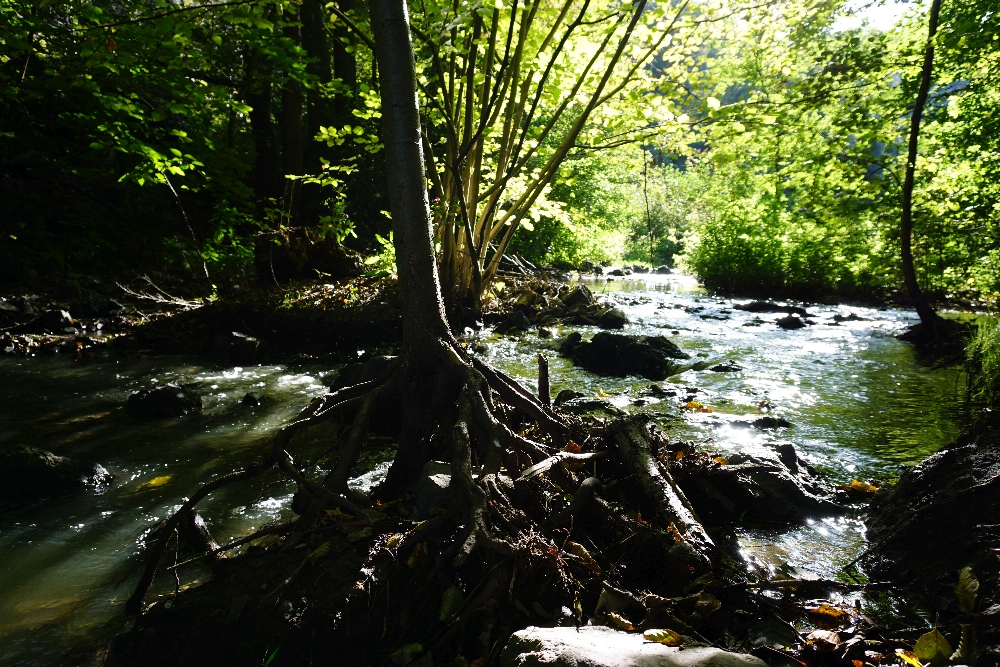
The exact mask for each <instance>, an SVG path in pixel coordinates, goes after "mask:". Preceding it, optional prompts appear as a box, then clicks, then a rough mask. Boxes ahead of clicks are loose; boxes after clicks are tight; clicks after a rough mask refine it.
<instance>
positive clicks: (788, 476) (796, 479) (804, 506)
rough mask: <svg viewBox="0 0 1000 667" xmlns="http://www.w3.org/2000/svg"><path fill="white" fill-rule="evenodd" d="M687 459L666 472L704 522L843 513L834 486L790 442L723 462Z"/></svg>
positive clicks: (778, 522) (777, 520)
mask: <svg viewBox="0 0 1000 667" xmlns="http://www.w3.org/2000/svg"><path fill="white" fill-rule="evenodd" d="M692 458H693V457H692ZM686 459H688V457H684V458H683V459H681V460H680V461H677V462H674V463H671V468H670V472H671V474H673V476H674V479H675V480H676V481H677V483H678V484H679V485H680V487H681V488H682V489H683V490H684V494H685V495H686V496H687V497H688V499H689V500H690V501H691V504H692V505H693V506H694V508H695V510H696V511H697V512H698V516H699V517H701V519H702V521H704V522H705V523H706V524H707V525H710V526H719V525H726V524H733V523H737V522H742V523H744V524H750V525H758V526H785V525H789V524H798V523H803V522H804V521H805V520H806V519H809V518H818V517H829V516H840V515H843V514H844V513H845V510H844V508H843V507H841V506H840V505H838V504H837V503H836V502H834V498H835V497H836V491H835V489H834V488H833V487H832V486H831V485H830V484H828V483H827V482H826V481H824V480H823V479H822V478H821V477H820V476H819V473H817V472H816V470H815V469H814V468H813V467H812V466H810V465H809V464H808V463H806V462H805V461H803V460H802V459H801V458H799V456H798V454H796V452H795V448H794V447H793V446H792V445H791V444H788V443H783V444H778V445H772V446H770V447H768V448H767V449H765V450H764V451H761V452H760V453H755V454H754V455H749V454H735V455H732V456H730V457H729V460H728V463H727V464H726V465H707V466H706V465H704V464H703V463H700V462H696V461H687V460H686Z"/></svg>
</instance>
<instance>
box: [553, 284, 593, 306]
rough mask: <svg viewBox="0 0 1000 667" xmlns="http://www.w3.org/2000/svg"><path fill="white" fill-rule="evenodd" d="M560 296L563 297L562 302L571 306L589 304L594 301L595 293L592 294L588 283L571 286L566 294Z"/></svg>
mask: <svg viewBox="0 0 1000 667" xmlns="http://www.w3.org/2000/svg"><path fill="white" fill-rule="evenodd" d="M560 294H561V291H560ZM560 298H561V299H562V302H563V303H564V304H566V305H567V306H569V307H573V306H589V305H590V304H592V303H593V302H594V295H593V294H591V292H590V290H589V289H587V286H586V285H577V286H575V287H573V288H571V289H570V290H569V291H568V292H567V293H566V294H565V296H560Z"/></svg>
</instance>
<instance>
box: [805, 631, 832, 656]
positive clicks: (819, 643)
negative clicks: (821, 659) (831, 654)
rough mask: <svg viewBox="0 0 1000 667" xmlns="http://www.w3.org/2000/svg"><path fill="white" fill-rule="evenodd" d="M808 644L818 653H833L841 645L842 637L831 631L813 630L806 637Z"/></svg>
mask: <svg viewBox="0 0 1000 667" xmlns="http://www.w3.org/2000/svg"><path fill="white" fill-rule="evenodd" d="M806 643H807V644H812V645H813V646H815V647H816V650H818V651H824V652H825V651H832V650H834V649H835V648H837V647H838V646H839V645H840V635H838V634H837V633H836V632H832V631H830V630H813V631H812V632H810V633H809V634H808V635H806Z"/></svg>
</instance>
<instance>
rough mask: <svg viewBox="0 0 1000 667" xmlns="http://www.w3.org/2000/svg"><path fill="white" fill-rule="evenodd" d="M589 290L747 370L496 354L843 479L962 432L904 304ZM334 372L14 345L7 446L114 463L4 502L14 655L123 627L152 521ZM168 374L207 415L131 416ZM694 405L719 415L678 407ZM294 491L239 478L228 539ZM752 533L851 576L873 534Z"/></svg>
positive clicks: (5, 597) (194, 571)
mask: <svg viewBox="0 0 1000 667" xmlns="http://www.w3.org/2000/svg"><path fill="white" fill-rule="evenodd" d="M640 278H641V279H640ZM590 285H591V288H592V289H593V290H594V291H595V292H597V293H605V294H606V298H608V299H609V300H611V301H612V302H614V303H615V304H616V305H618V306H619V307H621V308H622V310H624V311H625V312H626V314H627V315H628V316H629V317H630V319H631V320H632V324H630V325H629V326H628V327H627V329H626V333H632V334H660V335H666V336H669V337H671V338H672V339H673V340H674V341H675V342H676V343H677V344H678V345H679V346H680V347H681V348H682V349H683V350H685V351H686V352H688V353H689V354H691V355H692V358H693V359H694V360H700V359H703V360H705V361H712V362H718V361H724V360H726V359H731V360H733V361H735V362H736V363H737V364H738V366H739V367H741V369H742V370H740V371H737V372H730V373H719V372H712V371H709V370H704V371H687V372H685V373H682V374H680V375H678V376H675V377H672V378H670V379H669V380H667V381H666V382H663V383H660V384H661V385H662V386H663V388H664V389H666V390H668V392H667V393H675V394H676V395H675V396H664V397H662V398H659V397H656V396H650V395H648V392H643V391H642V390H643V389H644V388H646V387H648V385H649V384H650V383H649V382H648V381H643V380H641V379H640V378H636V377H629V378H608V377H598V376H595V375H592V374H589V373H587V372H585V371H582V370H580V369H578V368H575V367H573V366H572V365H571V364H570V363H569V362H568V361H567V360H565V359H562V358H560V357H559V356H558V354H557V353H556V352H555V351H554V350H553V347H554V346H553V341H554V340H556V338H548V339H547V338H542V337H541V336H539V335H538V333H537V332H534V331H533V332H530V333H526V334H523V335H521V336H519V337H498V336H488V337H486V342H487V352H486V354H485V356H486V357H487V358H488V360H489V361H490V362H491V363H493V364H495V365H496V366H498V367H500V368H502V369H504V370H506V371H507V372H509V373H510V374H512V375H514V376H515V377H517V378H519V379H520V380H522V381H523V382H524V383H525V384H526V385H528V386H531V387H532V388H534V386H535V383H536V373H535V371H536V368H537V365H536V358H537V355H538V354H539V353H543V354H545V355H546V356H547V357H548V359H549V363H550V375H551V384H552V391H553V395H555V393H556V392H558V391H559V390H561V389H573V390H576V391H580V392H582V393H584V394H586V395H588V396H603V397H606V398H607V400H608V401H609V402H610V403H612V404H613V405H614V406H616V407H618V408H619V409H622V410H626V411H637V410H641V411H645V412H648V413H649V414H651V415H652V416H653V418H654V419H655V420H656V421H657V422H658V423H659V424H660V425H661V426H662V427H663V428H664V429H665V430H666V431H667V432H668V434H669V435H670V437H671V438H683V439H694V440H698V441H703V442H704V445H703V446H705V447H709V448H714V449H716V450H718V451H720V452H722V453H723V455H724V454H725V453H726V452H735V451H740V450H748V449H753V448H755V447H761V446H762V445H765V444H767V443H770V442H775V441H788V442H792V443H794V445H795V447H796V449H797V450H798V451H799V453H800V455H801V456H803V457H804V458H805V459H806V460H808V461H809V462H810V463H812V464H813V465H815V466H816V467H817V468H818V469H820V470H821V471H822V472H823V473H825V474H826V475H827V477H828V478H829V479H830V480H831V481H834V482H836V483H850V482H851V480H853V479H862V480H869V481H872V482H874V483H875V484H877V485H878V484H882V483H885V482H889V481H892V480H893V479H894V478H895V477H896V476H898V474H899V469H900V466H903V465H912V464H914V463H916V462H918V461H920V460H921V459H923V458H924V457H926V456H927V455H929V454H931V453H933V452H934V451H936V450H937V449H938V448H939V447H940V446H941V445H943V444H945V443H947V442H949V441H950V440H952V439H954V437H955V436H956V435H957V434H958V432H959V425H960V423H961V420H962V416H961V414H960V405H961V393H962V392H961V389H962V387H961V384H960V383H961V379H960V377H959V374H958V371H957V370H955V369H931V368H928V367H926V366H923V365H921V364H920V363H918V361H917V359H916V358H915V356H914V353H913V350H912V348H910V347H909V346H907V345H906V344H903V343H900V342H899V341H897V340H896V339H895V337H894V335H895V334H897V333H899V332H900V331H901V330H902V329H903V328H905V326H907V325H908V324H910V323H912V322H913V321H914V316H913V314H912V313H910V312H906V311H897V310H875V309H872V308H865V307H853V306H851V307H846V306H810V307H809V310H810V312H811V313H813V314H815V316H816V317H815V318H814V320H813V321H815V322H816V324H814V325H812V326H809V327H806V328H804V329H800V330H795V331H784V330H782V329H779V328H777V327H776V326H774V324H773V321H774V320H776V319H777V318H778V317H780V316H781V315H767V314H763V315H754V314H752V313H747V312H742V311H739V310H733V309H732V305H733V303H734V302H733V301H732V300H728V299H724V298H721V297H715V296H712V295H708V294H705V293H704V292H702V291H701V290H699V289H698V287H697V285H696V284H695V283H694V282H693V281H691V280H690V279H687V278H684V277H677V276H641V277H637V279H624V280H614V281H605V280H603V279H602V280H600V281H598V282H593V281H592V282H591V283H590ZM851 313H853V314H855V315H857V316H858V317H859V318H862V319H859V320H852V321H844V322H841V323H839V324H835V323H834V320H833V316H834V315H837V314H839V315H841V316H848V315H850V314H851ZM748 324H749V325H750V326H747V325H748ZM570 331H580V332H581V333H583V334H584V336H585V337H589V335H590V334H592V333H594V332H596V331H597V329H594V328H590V327H554V328H553V333H554V334H555V336H556V337H558V336H562V335H565V334H567V333H569V332H570ZM713 365H714V364H713ZM335 372H336V367H332V366H331V367H324V366H303V367H289V366H283V365H272V366H254V367H247V368H232V367H222V366H218V365H212V364H206V363H204V362H202V361H192V360H185V359H182V358H177V357H173V358H171V357H161V358H139V359H109V360H80V361H77V360H72V359H66V358H55V357H38V358H19V359H0V449H2V448H6V447H8V446H12V445H18V444H29V445H33V446H37V447H41V448H43V449H48V450H51V451H53V452H55V453H56V454H60V455H66V456H71V457H75V458H78V459H80V460H85V461H94V462H99V463H101V464H103V465H104V466H105V467H106V468H107V469H108V470H109V471H110V472H112V473H113V474H114V476H115V482H114V483H113V484H112V485H111V486H109V487H108V488H106V489H103V490H101V491H98V492H81V493H78V494H75V495H71V496H68V497H62V498H54V499H49V500H44V501H41V502H39V503H36V504H32V505H28V506H22V507H20V508H14V509H7V510H6V511H2V512H0V665H46V666H47V665H60V666H61V665H67V666H68V665H79V664H86V663H87V660H88V658H87V656H88V654H91V653H92V646H93V645H94V644H95V642H97V641H99V640H100V639H101V638H103V637H106V636H108V635H109V634H111V633H113V632H115V631H116V630H118V629H119V627H120V625H119V624H120V623H121V621H120V620H119V616H118V614H119V612H120V609H121V604H122V603H123V602H124V600H125V599H126V598H127V597H128V595H129V594H130V592H131V588H132V584H133V583H134V580H135V574H134V570H135V567H136V565H137V562H138V561H137V559H136V553H137V552H138V550H139V548H140V546H141V544H142V543H143V539H144V538H145V536H146V534H147V532H148V530H149V529H150V527H151V526H152V525H153V524H154V523H155V522H156V521H157V520H158V519H160V518H163V517H164V516H166V515H168V514H169V513H170V512H171V511H172V510H173V509H175V508H176V507H178V506H179V503H180V498H182V497H183V496H185V495H188V494H190V493H191V492H192V491H193V490H194V489H195V488H196V487H197V485H198V484H199V483H201V482H205V481H207V480H209V479H211V478H212V477H213V476H216V475H220V474H224V473H226V472H229V471H231V470H232V469H233V468H234V466H238V465H243V464H245V463H246V462H248V461H251V460H253V459H254V458H255V457H257V456H259V455H260V454H261V452H263V451H264V449H265V448H266V446H267V440H268V436H269V435H271V434H273V433H274V432H275V431H276V430H277V429H278V428H279V427H280V426H281V425H282V424H284V423H286V422H287V421H288V420H289V419H290V418H291V417H293V416H294V415H295V414H296V413H297V412H298V410H300V409H301V408H302V407H304V406H305V405H306V404H307V403H308V402H309V400H310V398H312V397H314V396H317V395H319V394H321V393H322V392H323V380H324V378H326V377H328V376H329V375H331V374H333V373H335ZM171 381H174V382H180V383H183V384H190V385H193V389H194V390H195V391H197V392H198V393H200V394H201V395H202V398H203V402H204V410H203V412H202V414H201V415H199V416H195V417H185V418H180V419H173V420H163V421H153V422H137V421H135V420H132V419H131V418H130V417H128V415H126V414H125V411H124V409H123V407H122V406H123V405H124V403H125V400H126V398H127V397H128V395H129V394H130V393H131V392H133V391H135V390H137V389H140V388H148V387H151V386H154V385H155V384H159V383H164V382H171ZM694 389H697V391H694ZM670 390H673V392H671V391H670ZM250 391H253V392H255V393H257V394H259V395H260V396H262V397H263V400H262V404H261V405H260V406H259V407H256V408H251V407H247V406H244V405H242V404H241V402H240V401H241V399H242V398H243V396H244V395H245V394H246V393H247V392H250ZM690 401H696V402H698V403H700V404H701V405H702V406H704V409H705V410H706V411H692V410H687V409H684V407H683V406H684V404H686V403H688V402H690ZM707 410H711V411H710V412H708V411H707ZM762 410H767V411H770V413H771V414H774V415H778V416H781V417H784V418H785V419H787V420H788V421H790V422H791V423H792V424H793V427H791V428H787V429H778V430H776V431H767V432H764V431H757V430H754V429H746V428H735V427H733V426H731V425H730V424H731V423H732V422H734V421H740V420H743V421H746V420H749V419H753V418H756V417H758V416H760V414H761V412H762ZM386 456H387V452H386V451H384V450H375V451H373V452H371V454H370V456H369V457H368V458H369V461H370V463H369V466H368V467H369V468H373V470H372V471H371V472H369V473H368V474H366V475H364V476H363V477H361V478H358V479H356V480H355V481H354V484H355V485H356V486H362V487H365V486H368V485H370V484H372V483H373V482H375V481H377V480H378V478H379V475H380V474H384V470H385V465H376V464H377V463H378V461H379V460H380V459H384V458H385V457H386ZM291 492H292V489H291V488H290V487H288V486H287V485H272V486H268V487H266V488H264V489H263V490H262V489H261V484H259V483H258V484H256V485H248V486H245V487H243V488H233V489H226V490H223V491H220V492H217V493H215V494H213V495H212V496H211V497H210V498H209V499H207V500H206V501H204V502H203V503H202V505H201V506H200V511H201V513H202V515H203V516H204V517H205V519H206V520H207V522H208V524H209V527H210V529H211V531H212V533H213V534H214V536H215V537H216V539H217V540H219V541H220V542H223V541H227V540H228V539H229V538H231V537H238V536H240V535H244V534H247V533H249V532H251V531H252V530H253V529H255V528H256V527H259V526H260V525H262V524H264V523H266V522H270V521H274V520H276V519H279V518H281V517H282V516H286V515H287V514H288V513H289V512H290V510H289V509H288V505H289V503H290V499H291ZM741 540H742V543H743V545H744V547H745V549H746V551H747V552H748V553H749V554H752V555H753V556H754V557H756V558H757V559H759V560H760V561H762V562H764V563H766V564H768V565H770V566H771V567H772V568H778V567H782V566H785V565H788V566H792V567H796V568H805V569H808V570H810V571H812V572H815V573H816V574H819V575H823V576H827V577H840V576H842V572H841V568H842V567H843V566H844V565H845V564H848V563H850V562H851V561H852V560H854V558H855V557H856V556H857V555H858V553H859V552H860V551H861V550H862V549H863V548H864V529H863V525H862V524H861V522H860V521H859V520H858V519H855V518H845V519H838V520H833V519H830V520H817V521H814V522H812V523H810V524H807V525H806V526H803V527H800V528H796V529H792V530H789V531H783V532H774V531H771V532H760V531H752V530H747V531H744V532H743V533H742V534H741ZM207 575H208V571H207V569H203V568H201V567H199V566H198V565H192V566H186V567H185V568H183V569H182V570H181V581H180V585H181V586H182V587H186V586H191V585H196V584H197V583H198V582H199V581H200V580H201V579H202V578H204V577H205V576H207ZM174 586H175V581H174V579H173V578H172V577H170V576H169V575H160V576H159V577H158V579H157V584H156V588H155V589H154V594H153V595H152V596H151V599H152V598H155V597H156V594H164V593H170V592H172V591H173V588H174Z"/></svg>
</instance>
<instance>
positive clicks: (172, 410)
mask: <svg viewBox="0 0 1000 667" xmlns="http://www.w3.org/2000/svg"><path fill="white" fill-rule="evenodd" d="M125 411H126V412H128V413H129V414H130V415H132V416H133V417H135V418H136V419H166V418H169V417H182V416H184V415H186V414H191V413H193V412H200V411H201V397H200V396H199V395H198V394H196V393H194V392H193V391H190V390H189V389H186V388H184V387H182V386H181V385H179V384H175V383H170V384H165V385H163V386H162V387H156V388H155V389H140V390H139V391H137V392H135V393H134V394H132V395H131V396H129V397H128V402H127V403H125Z"/></svg>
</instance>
